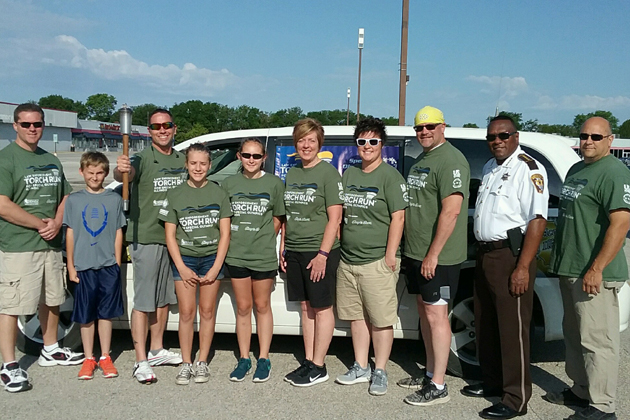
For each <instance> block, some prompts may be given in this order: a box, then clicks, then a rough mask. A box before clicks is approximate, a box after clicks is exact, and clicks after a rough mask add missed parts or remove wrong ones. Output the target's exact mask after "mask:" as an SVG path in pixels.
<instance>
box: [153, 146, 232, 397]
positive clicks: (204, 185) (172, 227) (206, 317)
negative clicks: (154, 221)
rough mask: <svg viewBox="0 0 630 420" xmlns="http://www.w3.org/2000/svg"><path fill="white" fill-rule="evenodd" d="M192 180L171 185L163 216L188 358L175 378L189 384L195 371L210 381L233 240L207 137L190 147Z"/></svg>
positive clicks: (197, 379) (196, 376)
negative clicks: (223, 275)
mask: <svg viewBox="0 0 630 420" xmlns="http://www.w3.org/2000/svg"><path fill="white" fill-rule="evenodd" d="M186 169H187V170H188V177H189V178H188V180H187V181H186V182H185V183H183V184H181V185H180V186H178V187H176V188H173V189H171V190H169V191H168V192H167V194H166V200H165V202H164V204H163V206H162V208H161V209H160V211H159V218H160V220H162V221H164V230H165V232H166V246H167V247H168V252H169V254H170V255H171V259H172V269H173V278H174V279H175V292H176V293H177V303H178V305H179V345H180V347H181V349H182V358H183V359H184V363H183V364H182V367H181V369H180V371H179V373H178V374H177V377H176V378H175V382H176V383H177V384H179V385H187V384H188V383H190V379H191V378H192V377H194V381H195V382H197V383H201V382H207V381H208V379H209V378H210V375H209V372H208V353H209V352H210V345H211V344H212V337H213V336H214V326H215V320H216V317H215V311H216V304H217V293H218V291H219V284H220V282H219V281H218V280H217V277H218V276H219V273H220V271H221V268H222V266H223V261H224V260H225V255H226V254H227V250H228V247H229V244H230V216H232V210H231V208H230V201H229V199H228V196H227V194H226V192H225V191H224V190H223V189H222V188H221V187H219V186H218V185H216V184H215V183H213V182H208V180H207V179H206V176H207V174H208V170H209V169H210V153H209V152H208V149H206V147H205V146H204V145H203V144H202V143H195V144H192V145H191V146H190V147H189V148H188V150H186ZM197 287H199V318H200V321H199V361H198V362H197V364H196V366H195V367H193V365H192V361H193V357H192V342H193V335H194V329H193V322H194V319H195V315H196V314H197V298H196V297H197Z"/></svg>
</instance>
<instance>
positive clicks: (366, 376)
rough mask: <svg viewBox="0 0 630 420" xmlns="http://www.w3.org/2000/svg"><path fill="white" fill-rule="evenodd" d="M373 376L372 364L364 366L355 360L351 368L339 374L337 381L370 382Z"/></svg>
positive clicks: (350, 382) (345, 382)
mask: <svg viewBox="0 0 630 420" xmlns="http://www.w3.org/2000/svg"><path fill="white" fill-rule="evenodd" d="M371 378H372V368H371V367H370V365H368V367H366V368H362V367H361V365H360V364H359V362H354V364H353V365H352V367H351V368H350V370H348V371H347V372H346V373H344V374H343V375H339V376H337V379H336V382H337V383H338V384H342V385H354V384H359V383H362V382H370V379H371Z"/></svg>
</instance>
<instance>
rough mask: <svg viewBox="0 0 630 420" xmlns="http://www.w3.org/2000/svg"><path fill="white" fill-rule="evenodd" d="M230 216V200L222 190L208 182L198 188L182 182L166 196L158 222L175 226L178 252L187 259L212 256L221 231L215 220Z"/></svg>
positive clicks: (215, 250) (217, 221)
mask: <svg viewBox="0 0 630 420" xmlns="http://www.w3.org/2000/svg"><path fill="white" fill-rule="evenodd" d="M230 216H232V209H231V208H230V199H229V198H228V195H227V193H226V192H225V191H224V190H223V188H221V187H219V186H218V185H217V184H215V183H214V182H212V181H209V182H208V183H207V184H206V185H204V186H203V187H201V188H193V187H191V186H190V185H188V183H187V182H184V183H183V184H182V185H180V186H179V187H176V188H173V189H170V190H169V191H168V192H167V193H166V199H165V200H164V202H163V204H162V207H161V208H160V210H159V216H158V217H159V218H160V220H162V221H164V222H168V223H173V224H175V225H177V231H176V233H175V238H176V239H177V244H178V245H179V252H180V253H181V254H182V255H186V256H189V257H206V256H208V255H212V254H216V253H217V249H218V247H219V239H220V237H221V232H220V230H219V219H224V218H226V217H230Z"/></svg>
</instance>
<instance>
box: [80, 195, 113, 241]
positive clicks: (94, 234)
mask: <svg viewBox="0 0 630 420" xmlns="http://www.w3.org/2000/svg"><path fill="white" fill-rule="evenodd" d="M101 205H102V206H103V222H102V223H101V227H99V228H98V229H97V230H92V229H91V228H90V226H89V225H88V221H87V219H86V215H87V211H88V207H89V206H90V205H89V204H87V205H86V206H85V208H84V209H83V211H82V212H81V218H82V219H83V226H84V227H85V230H86V231H87V232H88V233H89V234H90V235H92V237H93V238H96V237H97V236H98V235H100V234H101V233H102V232H103V230H105V227H106V226H107V219H108V217H109V213H108V212H107V209H106V208H105V205H104V204H101ZM100 218H101V215H100V212H99V208H98V207H93V208H92V210H91V212H90V219H97V220H100ZM95 244H96V243H93V244H92V245H95Z"/></svg>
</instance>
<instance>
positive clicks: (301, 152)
mask: <svg viewBox="0 0 630 420" xmlns="http://www.w3.org/2000/svg"><path fill="white" fill-rule="evenodd" d="M323 143H324V129H323V127H322V125H321V124H320V123H319V122H317V121H315V120H313V119H311V118H306V119H303V120H300V121H298V122H297V124H296V125H295V127H294V128H293V145H294V146H295V150H296V151H297V154H298V156H299V158H300V162H299V163H298V164H297V165H296V166H294V167H292V168H291V169H289V171H288V172H287V177H286V180H285V192H284V205H285V208H286V212H287V217H286V219H287V221H286V223H285V225H284V229H283V231H284V233H283V238H282V239H283V241H282V245H281V250H282V251H283V254H284V255H282V256H281V261H280V267H281V268H282V270H283V271H286V273H287V280H286V282H287V294H288V298H289V301H294V302H295V301H297V302H300V304H301V308H302V313H301V317H302V334H303V336H304V353H305V356H306V359H305V360H304V361H303V362H302V364H301V366H300V367H298V368H297V369H295V370H294V371H293V372H291V373H289V374H288V375H286V376H285V378H284V379H285V381H287V382H289V383H291V384H292V385H294V386H302V387H306V386H311V385H315V384H318V383H321V382H324V381H327V380H328V372H327V370H326V365H325V363H324V358H325V357H326V353H327V352H328V346H329V345H330V340H331V339H332V335H333V330H334V328H335V315H334V313H333V308H332V305H333V303H334V300H335V282H336V275H337V274H336V272H337V266H338V265H339V258H340V251H339V241H338V239H337V234H338V232H339V223H340V222H341V213H342V208H341V205H342V203H343V190H342V187H341V176H340V175H339V172H337V169H335V168H334V167H333V166H332V165H331V164H330V163H328V162H325V161H323V160H321V159H320V158H319V156H318V154H319V151H320V149H321V147H322V144H323Z"/></svg>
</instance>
